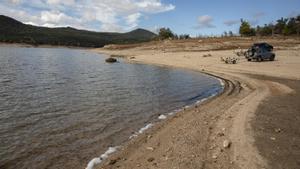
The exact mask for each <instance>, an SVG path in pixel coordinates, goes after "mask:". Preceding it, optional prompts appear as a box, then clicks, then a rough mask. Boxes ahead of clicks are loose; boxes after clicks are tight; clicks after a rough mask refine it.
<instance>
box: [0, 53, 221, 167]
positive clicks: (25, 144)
mask: <svg viewBox="0 0 300 169" xmlns="http://www.w3.org/2000/svg"><path fill="white" fill-rule="evenodd" d="M104 60H105V56H101V55H99V54H96V53H92V52H89V51H85V50H74V49H73V50H71V49H50V48H17V47H0V143H1V144H0V168H9V169H10V168H11V169H15V168H18V169H22V168H31V169H42V168H51V169H56V168H60V169H69V168H84V167H85V166H86V164H87V163H88V162H89V161H90V160H91V159H92V158H94V157H97V156H99V155H100V154H101V153H103V152H104V151H105V150H106V149H107V148H108V147H109V146H116V145H120V144H122V143H123V142H125V141H127V140H128V137H129V136H130V135H132V133H134V132H135V131H137V130H138V129H139V128H141V127H143V126H145V124H148V123H149V122H155V121H157V117H158V116H159V115H160V114H166V113H168V112H172V111H174V110H176V109H179V108H181V107H183V106H185V105H189V104H192V103H194V102H195V101H197V100H200V99H201V98H205V97H208V96H209V95H211V94H213V93H216V92H219V91H220V90H221V86H220V83H219V81H218V80H217V79H215V78H213V77H210V76H207V75H204V74H201V73H199V72H193V71H188V70H180V69H174V68H166V67H158V66H153V65H143V64H129V63H125V62H123V61H120V62H119V63H116V64H107V63H105V61H104Z"/></svg>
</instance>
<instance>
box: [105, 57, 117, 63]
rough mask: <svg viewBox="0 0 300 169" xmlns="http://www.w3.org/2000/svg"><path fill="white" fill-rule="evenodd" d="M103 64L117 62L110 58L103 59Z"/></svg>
mask: <svg viewBox="0 0 300 169" xmlns="http://www.w3.org/2000/svg"><path fill="white" fill-rule="evenodd" d="M105 62H107V63H115V62H117V59H115V58H112V57H110V58H107V59H105Z"/></svg>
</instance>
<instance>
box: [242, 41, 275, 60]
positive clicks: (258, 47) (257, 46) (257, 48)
mask: <svg viewBox="0 0 300 169" xmlns="http://www.w3.org/2000/svg"><path fill="white" fill-rule="evenodd" d="M272 51H273V46H272V45H270V44H268V43H254V44H253V45H252V46H251V48H250V49H248V50H247V52H246V53H245V56H246V59H247V60H248V61H251V60H256V61H259V62H260V61H263V60H270V61H273V60H274V59H275V54H274V53H273V52H272Z"/></svg>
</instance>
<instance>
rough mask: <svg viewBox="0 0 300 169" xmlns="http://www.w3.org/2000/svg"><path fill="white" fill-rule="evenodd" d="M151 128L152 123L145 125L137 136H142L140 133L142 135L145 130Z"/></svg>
mask: <svg viewBox="0 0 300 169" xmlns="http://www.w3.org/2000/svg"><path fill="white" fill-rule="evenodd" d="M152 126H153V124H152V123H149V124H147V125H146V126H145V127H142V128H141V129H140V130H139V132H138V133H139V134H142V133H144V132H145V131H146V130H148V129H150V128H151V127H152Z"/></svg>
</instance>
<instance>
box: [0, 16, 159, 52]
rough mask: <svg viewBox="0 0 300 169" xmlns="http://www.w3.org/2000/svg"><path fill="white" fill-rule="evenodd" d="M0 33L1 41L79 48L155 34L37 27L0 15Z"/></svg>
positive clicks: (143, 38) (141, 39)
mask: <svg viewBox="0 0 300 169" xmlns="http://www.w3.org/2000/svg"><path fill="white" fill-rule="evenodd" d="M0 32H1V34H0V42H6V43H27V44H32V45H44V44H45V45H62V46H79V47H103V46H104V45H107V44H127V43H139V42H146V41H150V40H152V39H153V38H155V37H156V36H157V35H156V34H154V33H152V32H150V31H147V30H144V29H136V30H134V31H131V32H128V33H100V32H92V31H86V30H77V29H74V28H71V27H65V28H47V27H38V26H32V25H26V24H23V23H21V22H19V21H17V20H14V19H12V18H9V17H7V16H3V15H0Z"/></svg>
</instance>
